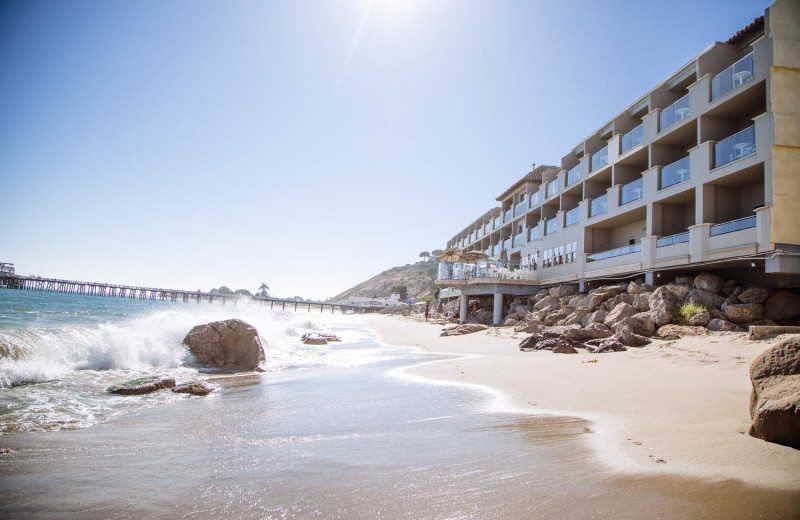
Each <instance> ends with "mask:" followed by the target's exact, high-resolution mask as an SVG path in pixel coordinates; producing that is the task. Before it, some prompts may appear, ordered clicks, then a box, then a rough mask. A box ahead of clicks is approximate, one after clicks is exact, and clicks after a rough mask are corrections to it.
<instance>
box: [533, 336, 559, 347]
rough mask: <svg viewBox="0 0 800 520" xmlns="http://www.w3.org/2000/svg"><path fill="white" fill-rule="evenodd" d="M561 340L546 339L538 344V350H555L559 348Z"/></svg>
mask: <svg viewBox="0 0 800 520" xmlns="http://www.w3.org/2000/svg"><path fill="white" fill-rule="evenodd" d="M559 342H560V340H559V339H558V338H544V339H543V340H541V341H539V342H538V343H537V344H536V349H537V350H553V349H554V348H556V347H557V346H558V343H559Z"/></svg>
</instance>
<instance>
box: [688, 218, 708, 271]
mask: <svg viewBox="0 0 800 520" xmlns="http://www.w3.org/2000/svg"><path fill="white" fill-rule="evenodd" d="M711 226H712V224H711V223H710V222H709V223H703V224H696V225H694V226H689V254H690V255H691V257H690V261H691V262H702V261H703V260H704V259H705V257H706V252H707V251H708V241H709V238H710V237H711V234H710V232H711Z"/></svg>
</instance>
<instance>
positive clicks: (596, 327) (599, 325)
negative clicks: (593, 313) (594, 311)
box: [586, 321, 611, 332]
mask: <svg viewBox="0 0 800 520" xmlns="http://www.w3.org/2000/svg"><path fill="white" fill-rule="evenodd" d="M586 328H587V329H589V330H603V331H606V330H607V331H609V332H610V331H611V329H609V328H608V327H606V326H605V325H603V324H602V323H598V322H596V321H595V322H592V323H590V324H588V325H587V326H586Z"/></svg>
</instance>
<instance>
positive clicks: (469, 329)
mask: <svg viewBox="0 0 800 520" xmlns="http://www.w3.org/2000/svg"><path fill="white" fill-rule="evenodd" d="M488 328H489V326H488V325H484V324H482V323H465V324H463V325H458V326H456V327H452V328H448V329H445V330H444V331H442V333H441V334H439V335H440V336H462V335H464V334H472V333H473V332H480V331H482V330H486V329H488Z"/></svg>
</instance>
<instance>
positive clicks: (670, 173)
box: [659, 155, 689, 190]
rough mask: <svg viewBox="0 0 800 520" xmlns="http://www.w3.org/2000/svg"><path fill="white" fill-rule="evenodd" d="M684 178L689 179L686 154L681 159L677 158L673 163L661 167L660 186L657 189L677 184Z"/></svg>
mask: <svg viewBox="0 0 800 520" xmlns="http://www.w3.org/2000/svg"><path fill="white" fill-rule="evenodd" d="M685 180H689V156H688V155H687V156H686V157H684V158H683V159H678V160H677V161H675V162H674V163H672V164H668V165H666V166H664V167H663V168H661V187H660V188H659V189H662V190H663V189H664V188H668V187H670V186H672V185H673V184H678V183H679V182H683V181H685Z"/></svg>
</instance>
